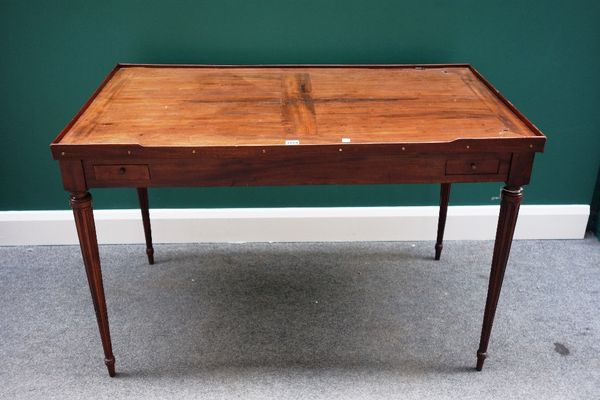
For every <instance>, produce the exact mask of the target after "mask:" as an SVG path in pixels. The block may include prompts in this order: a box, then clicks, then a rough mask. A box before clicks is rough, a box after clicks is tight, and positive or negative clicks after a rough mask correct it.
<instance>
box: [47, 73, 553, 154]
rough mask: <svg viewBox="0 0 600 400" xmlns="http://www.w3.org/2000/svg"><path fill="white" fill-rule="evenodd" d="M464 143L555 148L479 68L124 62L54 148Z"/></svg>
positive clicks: (535, 149) (539, 149) (525, 147)
mask: <svg viewBox="0 0 600 400" xmlns="http://www.w3.org/2000/svg"><path fill="white" fill-rule="evenodd" d="M462 139H467V140H468V139H494V141H496V140H500V141H501V143H502V142H504V141H510V142H513V143H520V144H522V146H523V149H526V150H527V151H531V149H533V151H541V150H542V147H543V144H544V141H545V138H544V136H543V135H542V134H541V133H540V132H539V131H538V130H537V128H536V127H535V126H533V125H532V124H531V123H530V122H529V121H528V120H527V119H526V118H525V117H523V116H522V115H521V114H520V113H519V112H518V111H517V110H516V109H515V108H514V107H513V106H512V105H511V104H510V103H509V102H508V101H507V100H506V99H504V98H503V97H502V96H501V95H500V94H499V93H498V92H497V91H496V90H495V89H494V88H493V87H492V86H491V85H490V84H489V83H488V82H487V81H485V80H484V79H483V78H482V77H481V76H480V75H479V74H478V73H477V71H475V70H474V69H473V68H472V67H471V66H469V65H424V66H408V65H407V66H339V67H336V66H269V67H261V66H256V67H244V66H230V67H228V66H189V65H188V66H185V65H181V66H177V65H173V66H169V65H155V66H152V65H119V66H117V67H116V68H115V69H114V70H113V71H112V72H111V74H110V75H109V76H108V77H107V79H106V80H105V82H104V83H103V84H102V85H101V87H100V88H99V89H98V90H97V92H96V93H95V94H94V96H93V97H92V98H91V99H90V101H89V102H88V103H87V104H86V105H85V106H84V108H83V109H82V110H81V111H80V113H79V114H78V115H77V116H76V117H75V118H74V120H73V121H72V122H71V123H70V124H69V125H68V126H67V127H66V128H65V129H64V130H63V132H62V133H61V134H60V135H59V137H58V138H57V139H56V140H55V141H54V142H53V146H58V147H62V148H64V147H68V146H80V145H85V146H88V145H92V146H93V145H132V146H141V147H163V146H164V147H200V148H202V147H212V146H231V147H239V146H285V145H301V146H302V145H340V144H389V143H416V142H418V143H448V142H453V141H457V140H462ZM63 146H64V147H63ZM54 150H57V149H54ZM55 155H56V154H55Z"/></svg>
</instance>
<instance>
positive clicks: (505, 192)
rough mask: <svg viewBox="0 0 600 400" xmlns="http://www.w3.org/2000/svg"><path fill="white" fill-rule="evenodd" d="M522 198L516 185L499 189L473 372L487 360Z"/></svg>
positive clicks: (519, 188)
mask: <svg viewBox="0 0 600 400" xmlns="http://www.w3.org/2000/svg"><path fill="white" fill-rule="evenodd" d="M522 198H523V189H522V188H521V187H520V186H507V187H505V188H504V189H502V201H501V203H500V216H499V217H498V228H497V229H496V243H495V244H494V256H493V258H492V269H491V272H490V281H489V284H488V294H487V300H486V302H485V312H484V314H483V326H482V328H481V339H480V341H479V350H478V351H477V370H479V371H481V368H483V362H484V360H485V358H486V357H487V348H488V343H489V341H490V335H491V333H492V325H493V323H494V316H495V314H496V306H497V305H498V299H499V298H500V289H502V281H503V280H504V271H505V270H506V264H507V262H508V255H509V254H510V246H511V244H512V238H513V234H514V232H515V225H516V224H517V217H518V215H519V206H520V205H521V200H522Z"/></svg>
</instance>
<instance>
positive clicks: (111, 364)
mask: <svg viewBox="0 0 600 400" xmlns="http://www.w3.org/2000/svg"><path fill="white" fill-rule="evenodd" d="M104 364H106V369H108V376H110V377H111V378H114V377H115V375H117V373H116V372H115V358H114V357H113V358H111V359H108V358H106V359H104Z"/></svg>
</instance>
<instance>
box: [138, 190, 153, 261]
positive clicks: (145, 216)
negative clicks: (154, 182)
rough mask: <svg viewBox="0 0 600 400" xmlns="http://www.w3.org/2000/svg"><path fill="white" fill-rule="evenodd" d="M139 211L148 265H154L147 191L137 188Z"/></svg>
mask: <svg viewBox="0 0 600 400" xmlns="http://www.w3.org/2000/svg"><path fill="white" fill-rule="evenodd" d="M137 192H138V198H139V199H140V209H141V210H142V222H143V224H144V236H146V254H147V255H148V263H150V264H151V265H152V264H154V249H153V248H152V230H151V229H150V212H149V210H148V189H146V188H138V190H137Z"/></svg>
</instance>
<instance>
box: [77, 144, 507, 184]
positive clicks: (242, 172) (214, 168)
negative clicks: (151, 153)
mask: <svg viewBox="0 0 600 400" xmlns="http://www.w3.org/2000/svg"><path fill="white" fill-rule="evenodd" d="M511 159H512V154H511V153H458V154H426V153H424V154H411V155H406V156H398V155H391V154H382V155H369V156H361V155H358V154H343V153H341V152H340V153H339V154H334V155H330V156H328V157H326V158H324V157H307V156H306V155H299V156H294V155H290V154H287V155H285V156H277V155H265V156H262V157H251V158H249V157H204V158H201V159H193V160H191V159H189V160H188V159H132V158H123V159H96V160H82V165H83V171H84V174H85V182H86V186H87V187H176V186H261V185H266V186H268V185H323V184H399V183H440V182H503V181H506V180H507V178H508V174H509V170H510V164H511Z"/></svg>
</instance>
